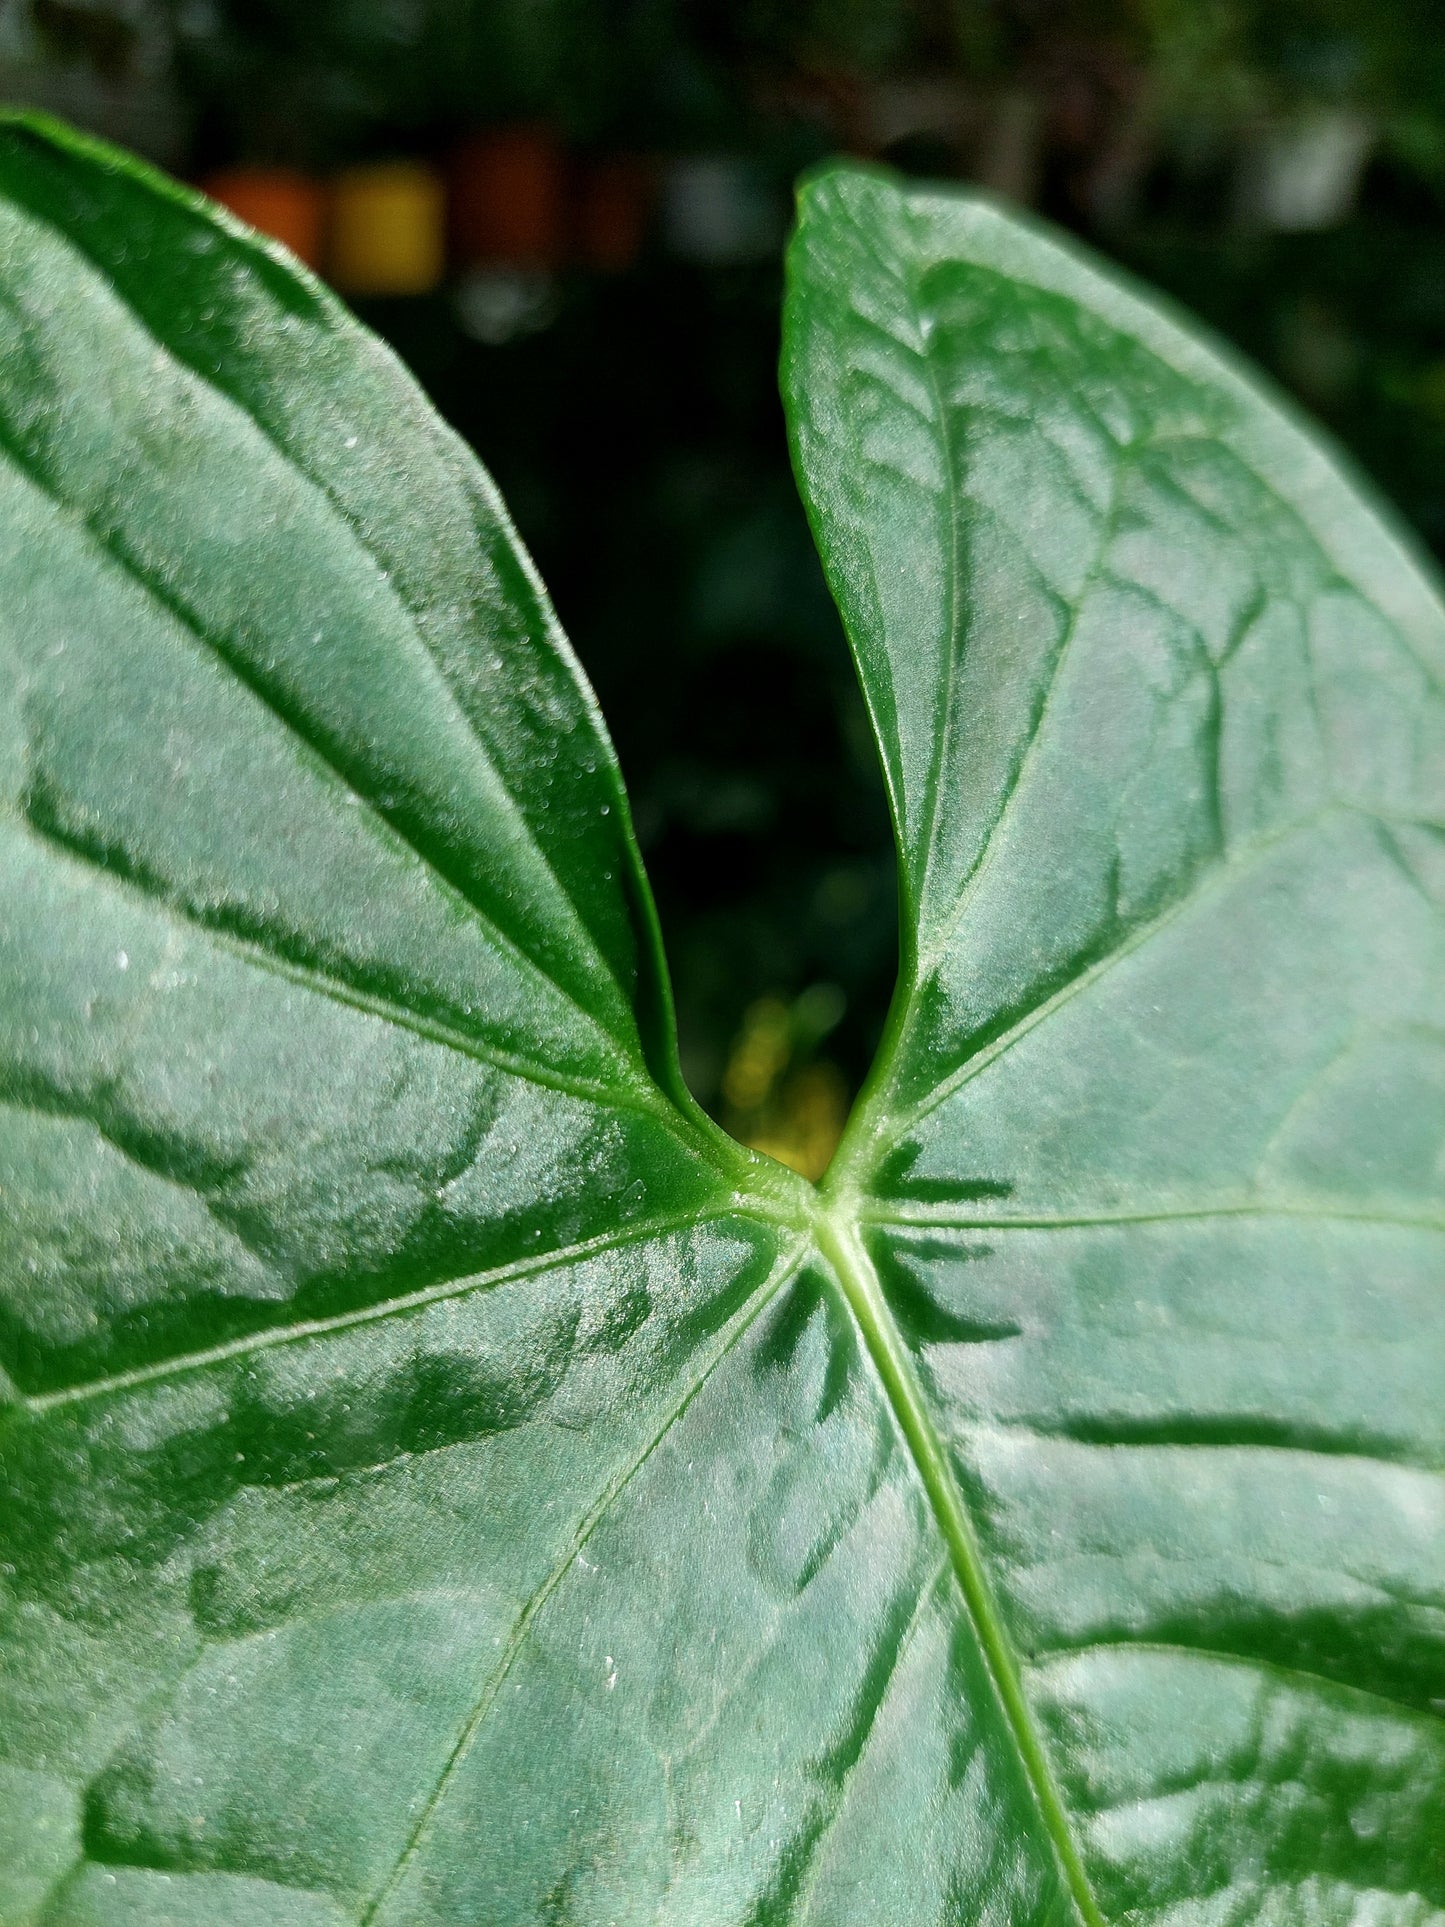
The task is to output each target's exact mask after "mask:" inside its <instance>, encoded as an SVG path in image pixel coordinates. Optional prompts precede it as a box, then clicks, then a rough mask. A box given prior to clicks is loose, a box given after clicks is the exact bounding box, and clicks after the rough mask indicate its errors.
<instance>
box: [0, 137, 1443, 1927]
mask: <svg viewBox="0 0 1445 1927" xmlns="http://www.w3.org/2000/svg"><path fill="white" fill-rule="evenodd" d="M791 273H792V286H791V293H790V296H789V311H788V319H787V346H786V356H785V388H786V390H787V395H788V399H789V402H790V407H791V411H792V419H793V425H794V432H795V435H796V440H797V449H798V455H799V467H800V477H801V480H802V484H803V487H804V492H805V495H806V496H807V499H808V502H809V506H810V510H811V512H812V513H813V516H814V519H815V523H816V526H817V529H818V533H819V539H820V545H821V547H822V550H823V554H824V559H825V562H826V564H827V566H828V569H829V572H830V576H831V578H832V580H833V584H834V588H835V592H836V593H837V595H838V598H839V601H840V604H841V606H842V607H843V610H844V613H845V617H846V620H847V623H848V626H849V630H850V635H851V638H852V641H853V644H854V648H855V651H856V653H857V655H858V659H859V667H860V671H861V674H862V677H863V681H864V687H865V692H866V694H867V696H868V700H869V703H870V706H871V708H872V710H873V713H874V717H875V721H876V723H877V728H878V733H879V740H880V747H881V749H882V753H883V756H884V762H885V768H886V771H887V775H888V781H889V786H890V792H891V794H892V797H893V801H894V808H895V814H896V817H897V821H898V826H899V839H900V860H901V866H902V881H903V901H904V912H905V915H904V923H905V944H904V951H905V954H904V958H903V970H902V973H901V977H900V987H899V996H898V1000H897V1004H896V1007H895V1012H894V1016H893V1019H892V1020H891V1023H890V1030H889V1035H888V1038H887V1040H886V1043H885V1048H884V1052H883V1055H882V1058H881V1059H880V1064H879V1067H878V1070H877V1073H876V1074H875V1078H874V1080H873V1082H872V1085H871V1087H870V1090H869V1092H868V1093H867V1095H866V1098H865V1101H864V1102H863V1104H862V1106H861V1108H860V1111H859V1113H858V1116H857V1118H856V1119H855V1122H854V1124H853V1126H852V1128H851V1131H850V1136H849V1139H848V1141H847V1143H846V1145H845V1147H844V1150H843V1152H842V1153H841V1154H840V1157H839V1160H838V1161H837V1163H836V1165H835V1168H834V1171H833V1172H832V1173H831V1174H830V1176H829V1179H828V1181H827V1183H826V1185H825V1186H824V1187H823V1189H822V1191H821V1192H820V1191H815V1190H813V1189H812V1188H811V1187H808V1186H805V1185H803V1184H802V1183H801V1182H799V1181H794V1180H792V1179H791V1178H790V1176H789V1174H787V1173H785V1172H782V1171H780V1170H779V1169H778V1168H777V1167H774V1166H770V1165H768V1164H767V1162H766V1161H765V1160H759V1159H756V1158H751V1157H749V1156H748V1155H747V1154H745V1153H743V1152H741V1151H740V1150H739V1149H738V1148H737V1147H735V1146H732V1145H730V1144H728V1143H727V1141H726V1140H724V1139H722V1138H721V1137H720V1136H719V1135H718V1134H717V1133H716V1132H715V1131H714V1130H713V1129H712V1128H711V1127H710V1126H708V1125H707V1124H706V1122H705V1120H703V1119H702V1118H701V1117H700V1116H699V1115H698V1113H697V1112H696V1110H695V1108H694V1107H693V1106H692V1105H691V1102H690V1100H689V1099H688V1098H687V1096H686V1093H685V1091H684V1090H683V1089H682V1085H681V1080H680V1077H679V1075H678V1072H677V1068H676V1058H675V1052H674V1047H673V1043H672V1039H671V1017H670V1012H669V1009H668V998H667V991H666V984H665V974H664V971H663V968H662V964H661V960H660V954H659V951H658V947H657V941H656V932H655V922H654V918H653V913H652V909H651V904H650V900H649V898H648V895H647V890H646V884H645V882H644V880H643V879H642V876H641V870H640V865H639V863H638V859H637V856H636V851H635V846H634V844H633V841H632V837H631V831H630V828H629V825H628V819H627V810H626V803H625V799H624V797H623V795H622V791H621V786H620V782H619V779H618V776H617V771H616V766H615V761H614V758H613V755H612V751H611V748H610V746H609V744H608V742H607V739H606V736H605V733H604V732H603V729H602V726H601V723H600V720H599V718H598V717H597V715H596V711H595V706H594V705H593V703H592V699H591V697H590V695H589V693H588V692H587V690H586V688H585V685H584V684H583V683H582V681H581V678H580V675H579V673H578V671H577V669H576V666H575V663H574V662H573V660H572V657H571V655H570V653H569V651H568V649H567V646H566V644H565V642H564V640H563V639H562V637H561V635H560V633H559V631H558V629H557V625H556V621H555V618H554V616H553V615H552V613H551V611H550V608H549V607H548V605H547V603H546V601H545V598H544V596H543V593H542V591H541V589H540V587H539V585H538V584H537V582H536V580H535V577H534V575H533V573H532V571H531V568H530V564H529V563H528V562H527V560H526V558H525V556H524V555H523V554H522V552H521V550H520V548H519V546H518V545H517V542H516V539H515V537H514V535H513V534H512V531H511V529H510V526H509V524H508V523H507V521H506V518H505V514H504V512H503V510H502V508H501V506H500V504H499V503H498V501H497V499H496V496H495V492H494V491H493V490H492V488H491V485H490V483H489V482H488V481H487V479H486V477H485V476H484V475H483V474H482V472H481V471H480V470H479V469H478V468H477V466H476V465H475V463H474V462H473V460H472V458H471V457H470V456H469V455H468V454H467V453H466V451H465V450H464V449H463V448H461V446H460V445H459V444H457V443H456V442H455V441H454V440H453V439H452V438H451V437H450V436H449V434H448V433H447V432H446V431H445V430H444V429H443V428H442V427H441V426H440V425H439V424H438V423H437V422H436V420H435V419H434V417H433V416H432V415H431V413H430V411H429V410H428V409H427V407H426V405H425V403H424V402H423V400H422V399H421V398H420V397H419V396H418V394H417V393H416V391H415V389H414V387H413V386H412V384H411V383H410V381H409V379H408V378H407V377H406V376H405V375H404V374H403V373H402V372H401V370H400V369H399V368H398V367H397V366H396V364H395V363H394V362H393V361H392V360H391V359H390V357H389V356H388V355H387V354H386V353H385V351H384V350H382V349H381V348H380V347H379V346H378V344H377V343H376V342H374V341H373V340H372V339H371V338H370V337H369V336H368V335H366V334H365V333H364V331H362V330H361V329H359V328H358V327H357V326H356V325H355V324H354V323H353V322H352V321H350V320H349V319H348V318H347V317H346V316H345V314H344V313H343V311H341V310H340V308H339V307H338V306H337V304H336V303H335V302H334V301H333V300H332V299H331V297H330V296H328V295H327V294H326V293H325V292H324V291H322V290H321V289H320V288H318V287H317V286H316V284H315V283H314V282H312V281H311V280H309V279H308V278H307V277H305V276H304V275H302V274H300V273H299V272H298V271H297V270H296V269H295V268H294V266H292V265H291V264H289V263H288V262H286V261H285V260H284V259H283V258H282V257H281V256H280V255H279V254H277V253H276V252H274V251H272V250H270V249H269V248H268V247H267V246H266V245H264V244H262V243H259V242H258V241H257V240H256V239H255V238H254V237H252V236H249V235H247V234H245V233H244V232H242V231H240V230H238V229H236V228H235V227H234V226H233V225H232V224H230V223H228V222H226V221H225V220H224V219H222V218H220V217H218V216H217V215H216V214H215V213H214V211H213V210H209V209H207V208H206V207H204V206H203V205H202V204H201V203H199V202H198V201H196V200H194V199H193V198H192V197H190V196H187V195H185V194H183V193H182V192H181V191H179V190H176V189H173V188H171V187H170V186H168V185H167V184H165V183H163V182H159V181H157V180H156V179H155V178H154V177H152V176H150V175H148V174H146V173H145V172H144V171H143V170H140V169H138V168H136V167H133V166H132V165H130V164H129V163H126V162H123V161H122V160H121V159H120V158H119V157H117V156H114V155H112V154H110V153H109V152H108V151H106V150H100V149H95V148H91V147H89V146H88V145H86V144H85V143H81V142H78V141H77V140H75V139H74V138H73V137H69V136H64V135H61V134H58V133H56V132H55V131H54V130H46V129H43V128H37V127H34V126H30V125H26V124H10V125H8V126H6V127H5V128H4V129H3V131H0V329H3V331H4V333H3V342H4V353H3V358H0V589H3V593H0V677H3V680H4V689H5V699H4V701H3V702H0V872H3V875H0V1198H3V1204H4V1209H3V1212H0V1367H3V1377H0V1401H3V1410H0V1927H82V1924H83V1927H132V1923H133V1924H134V1927H142V1924H144V1927H482V1923H485V1924H486V1927H508V1924H512V1927H524V1924H525V1927H532V1924H533V1923H536V1924H538V1927H541V1924H542V1923H553V1924H555V1927H560V1924H561V1923H578V1924H579V1927H580V1924H581V1923H588V1924H589V1927H592V1924H594V1923H595V1927H602V1924H603V1923H629V1924H630V1923H634V1922H636V1923H644V1922H649V1923H678V1924H679V1927H680V1924H681V1923H687V1927H708V1924H709V1923H712V1924H715V1927H745V1924H746V1927H786V1924H787V1923H797V1924H801V1923H805V1922H806V1923H811V1924H812V1927H832V1923H836V1922H845V1921H846V1922H848V1923H850V1927H851V1923H854V1922H859V1923H870V1922H871V1923H878V1927H914V1924H915V1923H918V1924H919V1927H923V1924H924V1923H929V1922H937V1923H940V1927H941V1924H942V1923H945V1922H948V1923H954V1922H965V1921H966V1922H969V1923H975V1922H981V1923H988V1924H989V1927H1022V1924H1023V1923H1028V1927H1035V1924H1037V1927H1056V1924H1057V1927H1069V1924H1070V1923H1072V1927H1100V1923H1101V1922H1102V1921H1104V1920H1109V1921H1114V1920H1120V1921H1123V1920H1125V1919H1127V1920H1129V1921H1137V1922H1140V1923H1144V1922H1149V1923H1153V1922H1156V1921H1157V1922H1165V1921H1167V1922H1169V1923H1170V1927H1173V1923H1176V1922H1177V1923H1180V1924H1181V1927H1182V1923H1185V1922H1188V1923H1191V1927H1192V1924H1193V1923H1200V1927H1206V1924H1207V1927H1214V1924H1215V1923H1219V1927H1224V1924H1225V1923H1229V1924H1230V1927H1232V1924H1233V1923H1235V1922H1241V1923H1242V1922H1244V1921H1247V1920H1248V1921H1254V1920H1261V1921H1268V1922H1271V1923H1279V1927H1295V1923H1300V1924H1301V1927H1303V1924H1304V1923H1309V1924H1310V1927H1315V1924H1316V1923H1318V1924H1319V1927H1335V1924H1336V1923H1339V1927H1344V1923H1347V1922H1348V1923H1351V1924H1352V1927H1353V1923H1356V1922H1369V1923H1371V1924H1372V1927H1430V1923H1434V1922H1440V1921H1445V1737H1442V1735H1445V1723H1442V1719H1441V1714H1442V1711H1445V1482H1442V1465H1445V1421H1442V1412H1445V1398H1442V1393H1445V1338H1442V1327H1445V1317H1442V1300H1445V1291H1442V1225H1445V1214H1442V1203H1441V1189H1442V1142H1445V938H1442V918H1441V911H1440V906H1441V903H1442V901H1445V854H1442V852H1445V832H1442V828H1441V825H1442V819H1445V809H1442V802H1445V797H1442V789H1445V734H1442V709H1441V697H1440V674H1441V666H1442V659H1445V616H1442V614H1441V611H1440V609H1439V606H1438V604H1437V602H1436V600H1435V596H1434V592H1433V590H1432V589H1431V588H1430V587H1429V586H1428V585H1427V584H1426V583H1425V582H1424V581H1423V580H1422V578H1421V576H1420V574H1419V572H1418V570H1417V568H1416V566H1415V564H1414V563H1413V562H1412V561H1411V559H1410V558H1409V557H1408V556H1407V555H1406V554H1404V553H1403V552H1402V550H1401V549H1400V547H1399V546H1398V544H1397V542H1396V541H1395V539H1394V538H1393V537H1391V536H1390V535H1389V534H1388V532H1387V531H1386V530H1385V529H1384V528H1383V527H1382V526H1381V525H1380V523H1379V522H1378V521H1377V519H1376V518H1375V517H1374V516H1373V514H1372V513H1371V512H1370V511H1369V510H1368V509H1367V508H1365V507H1363V506H1362V505H1361V503H1360V502H1359V500H1358V499H1357V498H1356V496H1355V495H1354V494H1352V493H1351V491H1350V490H1349V488H1348V487H1347V486H1346V484H1344V483H1343V482H1342V481H1341V480H1340V479H1339V478H1338V476H1337V475H1336V474H1335V472H1334V470H1333V469H1332V468H1331V467H1330V465H1329V464H1328V462H1327V461H1326V459H1325V458H1324V457H1323V456H1322V455H1321V454H1320V453H1319V452H1318V451H1317V450H1316V449H1315V448H1314V446H1313V445H1312V444H1311V443H1310V442H1309V441H1308V440H1307V439H1306V438H1305V437H1303V436H1302V435H1301V434H1300V433H1299V431H1298V430H1296V429H1295V428H1294V427H1292V426H1291V425H1289V424H1288V423H1286V422H1285V421H1283V420H1282V419H1281V418H1280V417H1279V416H1278V415H1277V414H1276V412H1275V411H1274V409H1273V407H1272V406H1271V405H1270V404H1268V403H1267V402H1265V401H1263V400H1261V399H1260V398H1259V397H1258V396H1257V395H1256V394H1255V393H1254V392H1253V391H1252V390H1251V389H1250V388H1249V387H1248V386H1247V385H1246V384H1245V383H1244V382H1243V381H1242V380H1241V379H1240V378H1239V377H1238V376H1237V375H1235V374H1234V373H1233V372H1231V371H1230V370H1229V369H1228V368H1226V367H1224V366H1223V365H1221V364H1220V362H1219V361H1218V360H1217V359H1216V358H1215V356H1214V355H1213V353H1212V352H1211V351H1209V350H1206V349H1204V348H1201V347H1200V346H1199V345H1197V344H1196V343H1195V342H1193V341H1192V340H1191V339H1190V338H1189V337H1187V336H1186V335H1185V334H1184V333H1182V332H1181V331H1180V330H1179V329H1177V328H1176V327H1175V325H1174V324H1172V323H1170V322H1168V321H1167V320H1164V319H1162V318H1161V317H1160V316H1159V315H1157V314H1156V313H1155V312H1154V311H1153V309H1152V308H1150V307H1148V306H1147V305H1145V304H1144V303H1142V302H1140V301H1139V300H1138V299H1137V298H1135V297H1134V296H1132V295H1129V294H1127V293H1125V292H1121V291H1120V290H1119V289H1118V288H1117V287H1116V286H1114V285H1113V284H1112V283H1111V282H1107V281H1105V280H1103V279H1102V278H1101V277H1100V276H1099V275H1098V273H1097V272H1096V271H1095V270H1093V269H1092V268H1090V267H1088V266H1086V265H1084V264H1081V263H1080V262H1079V261H1078V260H1077V259H1076V258H1075V257H1074V256H1073V255H1072V254H1070V253H1068V252H1066V251H1064V250H1062V249H1061V248H1059V247H1058V246H1057V245H1056V244H1055V243H1053V242H1051V241H1049V240H1046V239H1043V238H1040V237H1039V236H1037V235H1035V234H1034V233H1032V232H1031V231H1030V230H1027V229H1025V228H1023V227H1021V226H1020V225H1018V224H1017V223H1015V222H1013V221H1010V220H1008V219H1006V218H1004V217H1002V216H1000V215H998V214H996V213H994V212H991V211H990V210H988V209H986V208H984V207H981V206H979V205H977V204H974V203H971V202H969V201H966V200H962V199H958V198H953V197H948V198H945V197H941V196H935V195H930V194H926V193H923V192H920V191H904V190H902V189H900V188H899V187H897V186H896V185H894V184H892V183H890V182H889V181H887V180H886V179H884V178H883V177H881V176H876V175H872V174H869V173H866V172H862V171H857V170H846V171H840V172H835V173H833V174H830V175H826V176H823V177H820V178H819V179H817V180H815V181H814V182H813V183H812V184H810V185H809V186H808V187H807V189H806V190H805V193H804V198H803V206H802V218H801V223H800V229H799V235H798V238H797V240H796V242H795V245H794V253H793V257H792V270H791Z"/></svg>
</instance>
